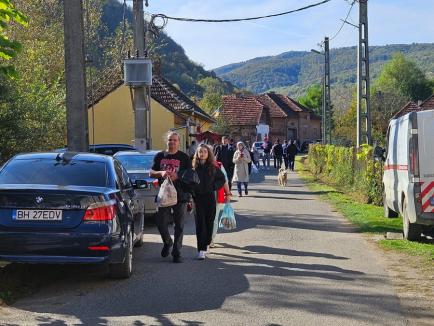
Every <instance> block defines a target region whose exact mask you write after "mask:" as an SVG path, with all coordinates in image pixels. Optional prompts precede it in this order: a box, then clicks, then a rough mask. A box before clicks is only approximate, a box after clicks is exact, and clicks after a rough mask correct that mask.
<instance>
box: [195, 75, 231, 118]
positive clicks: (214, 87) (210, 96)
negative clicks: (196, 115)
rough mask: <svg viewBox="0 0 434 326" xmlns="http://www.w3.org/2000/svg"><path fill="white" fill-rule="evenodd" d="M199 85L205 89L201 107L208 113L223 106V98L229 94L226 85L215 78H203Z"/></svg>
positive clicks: (200, 103) (200, 102)
mask: <svg viewBox="0 0 434 326" xmlns="http://www.w3.org/2000/svg"><path fill="white" fill-rule="evenodd" d="M197 84H198V85H199V86H200V87H201V88H202V89H203V97H202V99H201V100H200V101H199V106H200V107H201V108H203V109H204V110H205V111H207V112H208V113H210V112H212V111H214V110H216V109H217V108H219V107H220V106H221V104H222V101H221V98H222V96H223V95H225V94H227V93H228V90H227V89H226V88H225V85H224V84H223V83H222V82H221V81H220V80H219V79H217V78H213V77H206V78H203V79H201V80H199V81H198V83H197Z"/></svg>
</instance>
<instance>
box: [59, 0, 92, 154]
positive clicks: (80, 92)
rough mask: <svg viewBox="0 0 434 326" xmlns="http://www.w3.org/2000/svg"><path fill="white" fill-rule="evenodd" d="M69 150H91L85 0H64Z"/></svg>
mask: <svg viewBox="0 0 434 326" xmlns="http://www.w3.org/2000/svg"><path fill="white" fill-rule="evenodd" d="M63 12H64V17H65V18H64V36H65V45H64V46H65V78H66V122H67V143H68V150H70V151H79V152H87V151H88V150H89V129H88V121H87V99H86V74H85V50H84V26H83V25H84V24H83V5H82V0H68V1H63Z"/></svg>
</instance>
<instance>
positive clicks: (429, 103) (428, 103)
mask: <svg viewBox="0 0 434 326" xmlns="http://www.w3.org/2000/svg"><path fill="white" fill-rule="evenodd" d="M420 107H421V108H422V110H433V109H434V95H431V96H430V97H428V98H427V99H426V100H425V101H423V103H422V104H421V105H420Z"/></svg>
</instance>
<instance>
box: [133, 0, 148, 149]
mask: <svg viewBox="0 0 434 326" xmlns="http://www.w3.org/2000/svg"><path fill="white" fill-rule="evenodd" d="M133 12H134V48H135V50H136V56H137V57H138V58H139V59H144V58H145V57H146V53H145V45H146V44H145V19H144V15H143V0H134V2H133ZM133 96H134V99H133V104H134V146H135V147H136V148H137V149H138V150H139V151H144V150H147V149H149V138H150V137H149V128H148V127H150V126H149V124H148V115H149V106H148V104H149V101H148V100H147V98H148V97H147V89H146V87H145V86H134V95H133Z"/></svg>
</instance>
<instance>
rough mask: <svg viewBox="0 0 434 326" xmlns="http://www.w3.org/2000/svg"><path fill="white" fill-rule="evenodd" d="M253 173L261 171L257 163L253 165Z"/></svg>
mask: <svg viewBox="0 0 434 326" xmlns="http://www.w3.org/2000/svg"><path fill="white" fill-rule="evenodd" d="M252 173H253V174H256V173H259V170H258V168H257V167H256V165H255V164H253V165H252Z"/></svg>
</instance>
